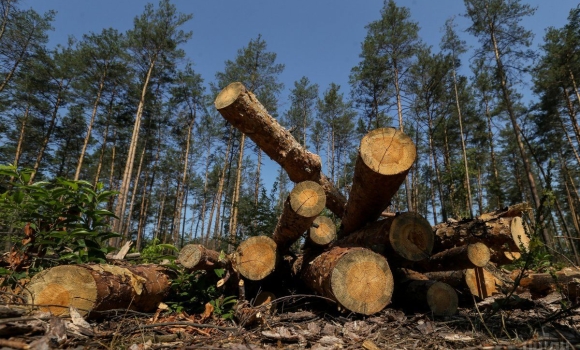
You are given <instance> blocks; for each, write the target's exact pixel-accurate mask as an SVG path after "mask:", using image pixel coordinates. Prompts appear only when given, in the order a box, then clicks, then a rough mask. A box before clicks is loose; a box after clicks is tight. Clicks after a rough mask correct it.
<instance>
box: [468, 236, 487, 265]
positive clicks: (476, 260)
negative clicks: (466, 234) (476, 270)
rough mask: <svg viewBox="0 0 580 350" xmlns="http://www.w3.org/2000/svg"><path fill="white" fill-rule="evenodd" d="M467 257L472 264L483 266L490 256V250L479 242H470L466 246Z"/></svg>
mask: <svg viewBox="0 0 580 350" xmlns="http://www.w3.org/2000/svg"><path fill="white" fill-rule="evenodd" d="M467 257H468V259H469V261H471V262H472V263H473V265H475V266H478V267H484V266H485V265H487V263H488V262H489V260H490V258H491V252H490V251H489V248H488V247H487V246H486V245H485V244H483V243H481V242H478V243H472V244H470V245H468V246H467Z"/></svg>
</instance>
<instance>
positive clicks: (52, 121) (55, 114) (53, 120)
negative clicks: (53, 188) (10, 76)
mask: <svg viewBox="0 0 580 350" xmlns="http://www.w3.org/2000/svg"><path fill="white" fill-rule="evenodd" d="M58 89H59V90H58V96H57V98H56V102H55V103H54V107H53V109H52V115H51V118H50V123H49V125H48V129H47V131H46V134H45V135H44V139H43V140H42V145H41V146H40V150H39V151H38V155H37V156H36V162H35V163H34V166H33V167H32V169H33V172H32V174H31V175H30V180H29V181H28V184H29V185H30V184H32V183H33V182H34V177H35V176H36V173H37V172H38V169H39V168H40V163H41V162H42V158H43V157H44V152H45V151H46V148H47V147H48V143H49V142H50V137H51V136H52V132H53V130H54V127H55V126H56V118H57V117H58V110H59V108H60V104H61V103H62V96H61V93H62V91H63V90H64V89H65V86H64V85H63V81H60V82H59V86H58ZM0 91H1V90H0Z"/></svg>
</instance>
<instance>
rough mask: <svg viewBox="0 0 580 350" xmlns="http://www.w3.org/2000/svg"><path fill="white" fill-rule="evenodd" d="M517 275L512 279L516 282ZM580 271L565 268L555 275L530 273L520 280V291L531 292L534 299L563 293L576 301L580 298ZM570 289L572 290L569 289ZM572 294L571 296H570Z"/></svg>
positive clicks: (513, 275)
mask: <svg viewBox="0 0 580 350" xmlns="http://www.w3.org/2000/svg"><path fill="white" fill-rule="evenodd" d="M516 276H517V275H516V274H512V275H511V277H512V279H513V280H515V277H516ZM579 285H580V270H579V269H578V268H569V267H568V268H564V269H562V270H560V271H557V272H555V273H553V274H552V273H530V274H527V275H524V277H523V278H522V279H521V280H520V283H519V285H518V289H519V290H520V291H521V290H529V291H530V293H531V294H532V297H533V298H540V297H544V296H546V295H548V294H550V293H552V292H561V293H563V294H564V295H566V296H572V298H570V300H572V301H575V299H576V298H577V297H580V293H579V292H580V290H579V289H578V288H577V287H578V286H579ZM569 287H570V288H569ZM570 294H571V295H570Z"/></svg>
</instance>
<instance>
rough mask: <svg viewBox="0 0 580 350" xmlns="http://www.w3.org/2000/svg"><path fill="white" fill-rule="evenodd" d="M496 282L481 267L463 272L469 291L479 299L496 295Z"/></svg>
mask: <svg viewBox="0 0 580 350" xmlns="http://www.w3.org/2000/svg"><path fill="white" fill-rule="evenodd" d="M496 281H497V280H496V278H495V276H494V275H493V274H492V273H491V272H489V271H487V270H486V269H485V268H483V267H477V268H475V269H467V270H465V283H466V284H467V287H469V291H470V292H471V294H473V295H475V296H477V297H479V298H481V299H485V298H487V297H489V296H491V295H493V294H495V293H497V287H496ZM497 282H499V281H497Z"/></svg>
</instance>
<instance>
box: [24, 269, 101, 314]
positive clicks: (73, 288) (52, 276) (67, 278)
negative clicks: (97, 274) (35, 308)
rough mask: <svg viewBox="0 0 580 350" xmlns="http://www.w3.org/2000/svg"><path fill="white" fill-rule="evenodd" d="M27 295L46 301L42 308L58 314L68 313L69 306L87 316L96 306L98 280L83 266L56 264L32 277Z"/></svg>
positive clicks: (33, 301) (35, 300)
mask: <svg viewBox="0 0 580 350" xmlns="http://www.w3.org/2000/svg"><path fill="white" fill-rule="evenodd" d="M26 297H27V301H28V303H30V304H34V305H47V306H41V307H40V310H41V311H45V312H50V313H51V314H53V315H56V316H61V315H68V313H69V306H73V307H74V308H76V309H77V310H79V312H80V313H81V315H83V316H84V315H86V314H87V313H88V312H90V311H91V310H93V308H94V307H95V303H96V300H97V283H96V282H95V279H94V278H93V275H92V274H91V272H90V270H88V269H86V268H84V267H80V266H74V265H62V266H56V267H53V268H51V269H48V270H44V271H42V272H40V273H38V274H37V275H35V276H34V277H32V279H31V280H30V282H29V283H28V285H27V287H26ZM48 305H50V306H48Z"/></svg>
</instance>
